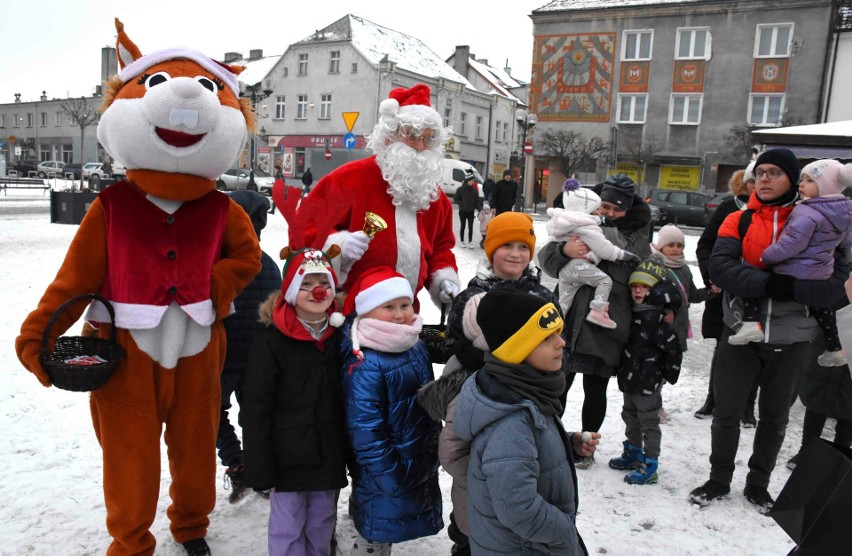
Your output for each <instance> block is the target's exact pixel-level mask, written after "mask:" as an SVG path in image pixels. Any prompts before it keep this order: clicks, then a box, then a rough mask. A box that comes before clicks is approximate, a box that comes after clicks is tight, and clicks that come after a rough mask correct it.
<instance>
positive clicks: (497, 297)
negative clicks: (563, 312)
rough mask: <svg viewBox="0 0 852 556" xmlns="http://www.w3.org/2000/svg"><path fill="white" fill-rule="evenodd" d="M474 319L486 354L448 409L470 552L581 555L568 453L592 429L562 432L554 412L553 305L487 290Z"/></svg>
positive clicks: (556, 341) (587, 451)
mask: <svg viewBox="0 0 852 556" xmlns="http://www.w3.org/2000/svg"><path fill="white" fill-rule="evenodd" d="M476 322H477V324H479V326H480V328H481V329H482V333H483V335H484V337H485V340H486V342H487V343H488V346H489V347H490V348H491V353H487V354H486V355H485V365H484V366H483V367H482V369H481V370H480V371H478V372H477V373H475V374H473V375H472V376H471V377H470V378H469V379H468V380H467V381H466V382H465V383H464V386H463V387H462V391H461V394H459V398H458V403H457V406H456V410H455V414H454V417H453V430H454V431H455V432H456V434H457V435H458V436H459V438H461V439H462V440H468V441H470V442H471V449H470V462H469V464H468V466H469V467H468V469H469V471H468V499H469V505H468V520H469V538H470V546H471V552H472V553H474V554H477V553H479V554H494V553H501V554H502V553H513V554H514V553H521V552H535V553H537V554H539V553H540V554H566V555H582V554H588V552H587V551H586V547H585V545H584V544H583V540H582V539H581V538H580V535H579V533H578V532H577V528H576V525H575V521H576V515H577V499H578V494H577V481H576V471H575V470H574V457H573V456H574V455H577V456H581V455H585V456H590V455H591V454H592V453H594V451H595V448H596V446H597V444H598V443H599V439H600V434H598V433H579V432H575V433H566V432H565V429H564V428H563V426H562V421H561V420H560V418H559V415H560V414H561V413H562V402H561V400H560V394H562V391H563V389H564V386H565V375H564V374H563V373H562V372H561V370H560V369H561V367H562V348H563V347H564V346H565V341H564V340H563V339H562V338H561V336H560V332H561V331H562V325H563V323H562V317H561V316H560V314H559V310H558V309H557V308H556V306H555V305H554V304H553V303H552V302H549V301H546V300H543V299H541V298H539V297H536V296H535V295H532V294H529V293H525V292H522V291H519V290H517V289H514V288H494V289H492V290H491V291H489V292H488V293H486V294H485V296H484V297H483V298H482V301H481V302H480V304H479V309H478V311H477V314H476ZM538 470H541V471H540V472H538ZM531 532H534V538H531Z"/></svg>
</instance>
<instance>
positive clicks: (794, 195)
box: [754, 185, 799, 207]
mask: <svg viewBox="0 0 852 556" xmlns="http://www.w3.org/2000/svg"><path fill="white" fill-rule="evenodd" d="M754 195H755V197H757V200H758V201H760V202H761V204H763V205H765V206H767V207H791V206H793V205H795V204H796V201H798V200H799V186H797V185H794V186H793V187H791V188H790V190H789V191H788V192H787V193H785V194H783V195H781V196H780V197H778V198H777V199H775V200H773V201H764V200H763V199H761V198H760V196H759V195H758V194H757V192H755V194H754Z"/></svg>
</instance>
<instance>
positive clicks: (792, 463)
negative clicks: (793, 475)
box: [787, 452, 802, 469]
mask: <svg viewBox="0 0 852 556" xmlns="http://www.w3.org/2000/svg"><path fill="white" fill-rule="evenodd" d="M801 453H802V452H799V453H797V454H796V455H795V456H793V457H791V458H790V459H789V460H787V469H795V468H796V465H798V464H799V454H801Z"/></svg>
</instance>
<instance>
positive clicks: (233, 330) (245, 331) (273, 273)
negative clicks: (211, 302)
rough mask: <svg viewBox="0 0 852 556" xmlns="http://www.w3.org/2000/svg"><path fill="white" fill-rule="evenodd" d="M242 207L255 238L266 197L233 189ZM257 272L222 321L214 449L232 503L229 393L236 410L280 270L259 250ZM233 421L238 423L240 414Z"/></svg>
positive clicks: (234, 475) (239, 478) (234, 457)
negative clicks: (265, 306) (261, 315)
mask: <svg viewBox="0 0 852 556" xmlns="http://www.w3.org/2000/svg"><path fill="white" fill-rule="evenodd" d="M229 195H230V197H231V199H233V200H234V201H235V202H236V203H237V204H238V205H240V206H241V207H243V210H245V211H246V213H248V215H249V218H251V223H252V225H253V226H254V231H255V233H256V234H257V239H258V240H260V232H261V230H263V228H265V227H266V215H267V212H268V211H269V200H268V199H267V198H266V197H264V196H263V195H261V194H260V193H258V192H256V191H248V190H244V191H234V192H233V193H230V194H229ZM260 264H261V269H260V273H258V275H257V276H255V277H254V280H252V282H251V284H249V285H248V286H246V287H245V289H243V291H242V292H240V294H239V295H238V296H237V298H236V299H235V300H234V310H235V312H234V314H232V315H231V316H229V317H228V318H226V319H225V320H223V321H222V322H223V324H224V325H225V334H226V337H227V340H228V349H227V352H226V353H225V366H224V369H223V370H222V375H221V377H220V381H221V383H222V411H221V414H220V415H219V433H218V435H217V437H216V449H217V450H218V451H219V460H220V461H221V462H222V465H224V466H226V467H227V468H228V469H227V470H226V471H225V476H226V478H227V482H228V483H230V486H231V494H230V496H229V497H228V500H229V501H230V502H231V503H232V504H233V503H234V502H236V501H238V500H239V499H240V497H241V496H242V495H243V493H245V492H246V484H245V467H244V461H243V449H242V446H241V445H240V439H239V438H238V437H237V433H236V431H235V430H234V426H233V425H232V424H231V422H230V421H229V420H228V410H229V409H231V395H232V394H233V396H234V397H235V398H236V400H237V403H238V404H239V405H240V409H241V410H242V407H243V375H244V374H245V371H246V366H247V365H248V354H249V349H250V348H251V345H252V343H253V342H254V340H255V338H257V336H258V335H259V334H260V331H261V330H262V329H263V325H262V324H261V323H260V319H259V316H258V307H260V305H261V303H263V302H264V301H265V300H266V298H267V297H269V295H270V294H271V293H273V292H275V291H277V290H278V289H280V288H281V273H280V272H279V270H278V265H277V264H275V261H274V260H273V259H272V257H270V256H269V255H267V254H266V253H263V252H262V253H261V258H260ZM237 422H238V423H239V422H242V420H241V418H240V413H238V414H237Z"/></svg>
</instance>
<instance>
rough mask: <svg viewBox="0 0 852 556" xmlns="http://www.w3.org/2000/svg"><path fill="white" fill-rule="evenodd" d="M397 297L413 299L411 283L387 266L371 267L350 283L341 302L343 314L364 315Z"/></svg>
mask: <svg viewBox="0 0 852 556" xmlns="http://www.w3.org/2000/svg"><path fill="white" fill-rule="evenodd" d="M399 297H407V298H408V299H409V300H411V301H412V302H413V301H414V293H413V292H412V290H411V284H410V283H409V281H408V280H406V279H405V277H404V276H403V275H402V274H400V273H399V272H397V271H395V270H394V269H392V268H390V267H387V266H379V267H375V268H371V269H370V270H368V271H366V272H364V273H363V274H361V275H360V276H359V277H358V280H356V281H355V283H354V284H352V287H351V288H350V289H349V292H348V293H347V295H346V301H344V302H343V314H344V315H349V314H351V313H353V312H355V313H357V314H359V315H365V314H367V313H369V312H370V311H372V310H373V309H375V308H376V307H380V306H382V305H384V304H385V303H387V302H388V301H392V300H394V299H397V298H399Z"/></svg>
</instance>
